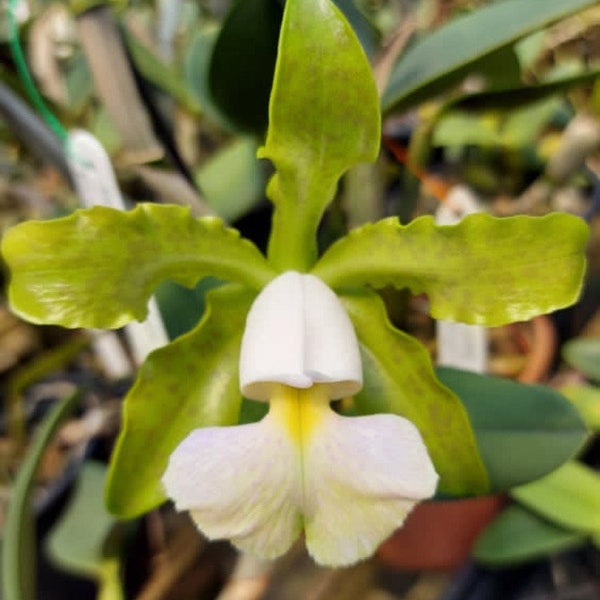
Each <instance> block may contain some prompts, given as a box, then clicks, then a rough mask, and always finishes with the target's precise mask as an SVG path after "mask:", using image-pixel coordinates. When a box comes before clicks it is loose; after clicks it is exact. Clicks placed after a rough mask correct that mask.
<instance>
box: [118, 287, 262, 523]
mask: <svg viewBox="0 0 600 600" xmlns="http://www.w3.org/2000/svg"><path fill="white" fill-rule="evenodd" d="M253 298H254V296H253V294H252V293H250V292H248V291H245V290H241V289H238V288H233V287H231V286H228V287H225V288H220V289H218V290H215V291H212V292H210V293H209V295H208V307H207V311H206V313H205V316H204V318H203V319H202V321H201V322H200V324H199V325H198V326H197V327H196V328H195V329H194V330H192V331H191V332H190V333H188V334H186V335H184V336H182V337H180V338H178V339H177V340H175V341H174V342H173V343H171V344H169V345H168V346H165V347H163V348H160V349H159V350H156V351H155V352H153V353H152V354H151V355H150V356H149V357H148V359H147V360H146V362H145V363H144V364H143V365H142V367H141V369H140V371H139V373H138V376H137V380H136V382H135V385H134V386H133V388H132V389H131V391H130V392H129V394H128V395H127V398H126V399H125V407H124V424H123V428H122V430H121V434H120V437H119V440H118V443H117V447H116V449H115V452H114V454H113V458H112V463H111V469H110V473H109V481H108V488H107V503H108V506H109V509H110V510H111V511H112V512H114V513H115V514H117V515H119V516H122V517H133V516H136V515H139V514H142V513H144V512H146V511H148V510H150V509H152V508H154V507H155V506H157V505H158V504H160V503H161V502H162V501H163V500H164V499H165V494H164V491H163V489H162V486H161V484H160V478H161V476H162V474H163V472H164V470H165V468H166V466H167V462H168V459H169V456H170V454H171V453H172V452H173V450H174V449H175V447H176V446H177V445H178V444H179V442H181V441H182V440H183V438H184V437H185V436H186V435H187V434H189V433H190V431H192V430H193V429H196V428H198V427H208V426H213V425H232V424H234V423H236V422H237V417H238V413H239V408H240V402H241V396H240V392H239V382H238V360H239V349H240V343H241V337H242V332H243V329H244V321H245V319H246V313H247V312H248V310H249V308H250V305H251V303H252V300H253Z"/></svg>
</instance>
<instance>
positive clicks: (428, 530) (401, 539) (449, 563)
mask: <svg viewBox="0 0 600 600" xmlns="http://www.w3.org/2000/svg"><path fill="white" fill-rule="evenodd" d="M505 504H506V496H504V495H491V496H482V497H478V498H467V499H465V500H451V501H438V500H430V501H427V502H423V503H421V504H419V505H418V506H417V507H416V508H415V510H414V511H413V512H412V513H411V514H410V515H409V516H408V518H407V519H406V523H405V524H404V526H403V527H402V528H401V529H398V530H397V531H396V532H395V533H394V534H393V535H392V536H391V537H390V538H388V539H387V540H386V541H385V542H384V543H383V544H382V545H381V547H380V548H379V551H378V557H379V559H380V560H381V561H382V562H383V563H384V564H386V565H388V566H390V567H394V568H401V569H407V570H431V569H455V568H456V567H458V566H459V565H460V564H461V563H462V562H463V561H464V560H466V558H467V557H468V556H469V554H470V552H471V547H472V546H473V543H474V542H475V540H476V539H477V537H478V535H479V534H480V533H481V531H482V530H483V529H484V527H485V526H486V525H487V524H488V523H489V522H490V521H491V520H492V518H493V517H494V516H496V514H498V512H500V510H501V509H502V507H503V506H504V505H505Z"/></svg>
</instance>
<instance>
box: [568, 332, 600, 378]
mask: <svg viewBox="0 0 600 600" xmlns="http://www.w3.org/2000/svg"><path fill="white" fill-rule="evenodd" d="M563 356H564V358H565V360H566V361H567V362H568V363H569V364H570V365H572V366H573V367H575V368H576V369H578V370H579V371H581V372H582V373H583V374H584V375H585V376H586V377H589V378H590V379H593V380H594V381H600V338H578V339H575V340H570V341H569V342H567V343H566V344H565V346H564V348H563Z"/></svg>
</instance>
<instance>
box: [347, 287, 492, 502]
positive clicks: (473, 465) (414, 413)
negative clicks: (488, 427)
mask: <svg viewBox="0 0 600 600" xmlns="http://www.w3.org/2000/svg"><path fill="white" fill-rule="evenodd" d="M341 300H342V302H343V303H344V305H345V307H346V309H347V311H348V314H349V315H350V318H351V319H352V322H353V323H354V327H355V329H356V334H357V336H358V339H359V343H360V349H361V356H362V361H363V377H364V386H363V389H362V391H361V392H360V393H359V394H358V395H357V396H356V397H355V405H356V408H357V410H358V412H360V413H362V414H372V413H381V412H384V413H385V412H391V413H395V414H398V415H400V416H402V417H405V418H407V419H409V420H410V421H412V422H413V423H414V424H415V425H416V426H417V428H418V429H419V431H420V433H421V435H422V436H423V439H424V441H425V444H426V446H427V449H428V451H429V454H430V455H431V459H432V461H433V463H434V465H435V468H436V471H437V472H438V474H439V475H440V483H439V486H438V491H439V492H441V493H445V494H451V495H456V496H461V495H474V494H482V493H485V492H486V491H488V489H489V482H488V478H487V474H486V471H485V467H484V466H483V463H482V461H481V457H480V455H479V451H478V449H477V444H476V442H475V436H474V434H473V430H472V428H471V424H470V422H469V418H468V416H467V414H466V412H465V410H464V408H463V406H462V404H461V403H460V401H459V399H458V398H457V397H456V396H455V395H454V394H453V393H452V392H451V391H450V390H449V389H448V388H446V387H444V386H443V385H442V384H441V383H440V382H439V381H438V379H437V378H436V377H435V374H434V372H433V367H432V365H431V361H430V358H429V355H428V353H427V351H426V350H425V348H424V347H423V346H422V344H420V343H419V342H418V341H417V340H415V339H414V338H412V337H411V336H409V335H407V334H405V333H403V332H401V331H399V330H398V329H396V328H395V327H394V326H393V325H392V324H391V323H390V322H389V320H388V318H387V314H386V312H385V308H384V306H383V303H382V301H381V299H380V298H379V296H377V295H376V294H375V293H374V292H369V291H367V290H364V291H360V292H359V291H357V292H354V293H345V294H343V295H342V296H341Z"/></svg>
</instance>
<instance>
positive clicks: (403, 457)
mask: <svg viewBox="0 0 600 600" xmlns="http://www.w3.org/2000/svg"><path fill="white" fill-rule="evenodd" d="M330 412H331V414H330V416H328V417H327V422H326V423H323V424H322V426H321V427H319V428H318V429H316V430H315V431H314V434H313V436H312V437H311V439H310V443H308V444H306V446H305V448H304V478H305V488H304V498H305V503H304V514H305V528H306V545H307V548H308V552H309V553H310V555H311V556H312V557H313V558H314V559H315V561H316V562H318V563H320V564H323V565H329V566H344V565H349V564H352V563H354V562H357V561H358V560H361V559H363V558H366V557H368V556H370V555H371V554H373V552H374V551H375V550H376V549H377V547H378V546H379V544H380V543H381V542H382V541H383V540H384V539H385V538H386V537H388V536H389V535H390V534H391V533H392V532H393V531H394V529H396V528H397V527H399V526H400V525H402V523H403V521H404V519H405V517H406V516H407V515H408V513H409V512H410V511H411V509H412V508H413V506H414V505H415V504H416V503H417V502H419V501H420V500H423V499H425V498H429V497H430V496H432V495H433V494H434V493H435V488H436V485H437V480H438V476H437V473H436V472H435V470H434V467H433V464H432V462H431V459H430V458H429V455H428V454H427V449H426V447H425V445H424V444H423V440H422V439H421V435H420V434H419V432H418V430H417V429H416V427H415V426H414V425H413V424H412V423H411V422H410V421H408V420H406V419H403V418H401V417H398V416H396V415H388V414H386V415H372V416H368V417H341V416H339V415H337V414H335V413H334V412H333V411H330Z"/></svg>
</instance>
